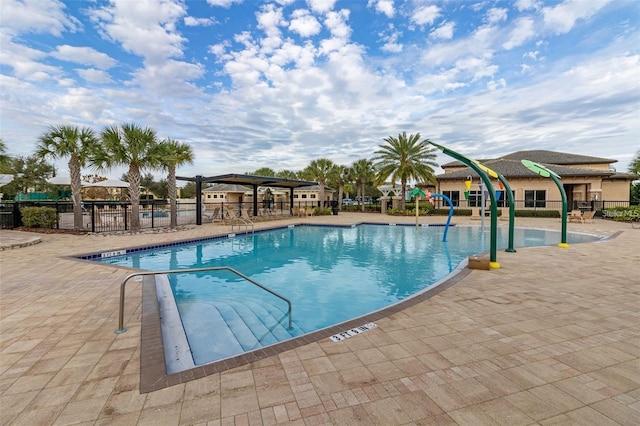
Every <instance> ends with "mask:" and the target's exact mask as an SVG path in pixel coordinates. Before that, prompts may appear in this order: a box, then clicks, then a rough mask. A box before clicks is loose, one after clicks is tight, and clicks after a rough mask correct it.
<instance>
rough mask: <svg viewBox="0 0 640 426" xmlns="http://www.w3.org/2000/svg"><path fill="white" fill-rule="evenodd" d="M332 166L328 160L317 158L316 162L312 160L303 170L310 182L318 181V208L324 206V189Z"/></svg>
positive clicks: (331, 162)
mask: <svg viewBox="0 0 640 426" xmlns="http://www.w3.org/2000/svg"><path fill="white" fill-rule="evenodd" d="M333 165H334V163H333V161H331V160H329V159H328V158H318V159H317V160H313V161H312V162H311V163H309V165H308V166H307V167H306V169H305V174H306V175H307V176H309V177H310V178H311V179H312V180H316V181H318V184H319V185H320V200H321V203H320V207H324V206H325V199H324V198H325V197H324V187H325V185H326V184H327V178H328V177H329V174H330V172H331V168H332V167H333Z"/></svg>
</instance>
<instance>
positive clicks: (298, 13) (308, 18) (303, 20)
mask: <svg viewBox="0 0 640 426" xmlns="http://www.w3.org/2000/svg"><path fill="white" fill-rule="evenodd" d="M289 29H290V30H291V31H293V32H295V33H298V34H300V35H301V36H302V37H311V36H314V35H316V34H318V33H319V32H320V30H321V29H322V27H321V26H320V23H319V22H318V20H317V19H316V18H315V17H314V16H313V15H311V14H310V13H309V11H307V10H304V9H297V10H294V11H293V13H292V14H291V21H290V22H289Z"/></svg>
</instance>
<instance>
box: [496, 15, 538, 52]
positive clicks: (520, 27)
mask: <svg viewBox="0 0 640 426" xmlns="http://www.w3.org/2000/svg"><path fill="white" fill-rule="evenodd" d="M535 35H536V30H535V25H534V22H533V19H531V18H518V19H517V20H516V22H515V24H514V26H513V29H512V30H511V31H510V32H509V35H508V36H507V41H505V42H504V43H503V44H502V47H504V48H505V49H507V50H510V49H513V48H514V47H518V46H521V45H522V44H524V43H525V42H526V41H528V40H530V39H531V38H533V37H534V36H535Z"/></svg>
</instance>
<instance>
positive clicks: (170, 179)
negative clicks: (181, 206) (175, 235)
mask: <svg viewBox="0 0 640 426" xmlns="http://www.w3.org/2000/svg"><path fill="white" fill-rule="evenodd" d="M167 189H168V190H169V214H170V216H171V219H170V224H169V226H170V227H171V229H174V228H175V227H176V226H178V210H177V209H178V203H177V202H176V197H177V190H176V168H175V167H173V166H172V167H169V176H167Z"/></svg>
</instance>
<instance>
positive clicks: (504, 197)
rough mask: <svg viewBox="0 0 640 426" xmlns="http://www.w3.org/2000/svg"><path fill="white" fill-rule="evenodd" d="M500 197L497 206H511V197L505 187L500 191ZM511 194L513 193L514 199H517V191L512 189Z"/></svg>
mask: <svg viewBox="0 0 640 426" xmlns="http://www.w3.org/2000/svg"><path fill="white" fill-rule="evenodd" d="M500 193H501V194H500V199H499V200H497V202H496V206H497V207H509V198H508V197H507V192H506V191H505V190H504V189H503V190H501V191H500ZM511 194H513V199H514V200H515V199H516V193H515V191H511Z"/></svg>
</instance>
